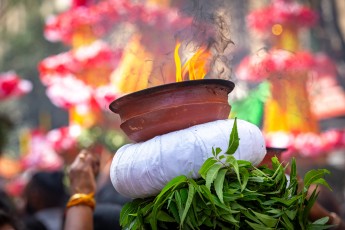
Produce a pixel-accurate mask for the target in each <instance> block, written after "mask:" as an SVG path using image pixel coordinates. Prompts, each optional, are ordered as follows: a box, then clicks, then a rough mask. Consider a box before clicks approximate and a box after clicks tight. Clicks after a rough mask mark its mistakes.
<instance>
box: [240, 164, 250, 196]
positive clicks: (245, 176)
mask: <svg viewBox="0 0 345 230" xmlns="http://www.w3.org/2000/svg"><path fill="white" fill-rule="evenodd" d="M240 174H241V175H242V184H241V191H243V190H244V189H245V188H246V186H247V183H248V180H249V172H248V170H247V169H246V168H241V169H240Z"/></svg>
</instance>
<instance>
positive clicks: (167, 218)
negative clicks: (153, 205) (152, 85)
mask: <svg viewBox="0 0 345 230" xmlns="http://www.w3.org/2000/svg"><path fill="white" fill-rule="evenodd" d="M157 220H159V221H163V222H170V223H174V222H175V223H176V220H175V219H174V218H172V217H171V216H170V215H169V214H168V213H166V212H164V211H162V210H159V211H158V213H157Z"/></svg>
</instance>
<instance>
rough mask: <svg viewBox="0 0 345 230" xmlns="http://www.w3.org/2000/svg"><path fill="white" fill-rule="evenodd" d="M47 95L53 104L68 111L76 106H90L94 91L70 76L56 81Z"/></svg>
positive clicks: (48, 89) (49, 88)
mask: <svg viewBox="0 0 345 230" xmlns="http://www.w3.org/2000/svg"><path fill="white" fill-rule="evenodd" d="M47 95H48V97H49V98H50V100H51V101H52V102H53V104H55V105H56V106H58V107H62V108H65V109H68V108H70V107H71V106H74V105H80V104H88V103H89V101H90V99H91V95H92V89H91V88H90V87H89V86H87V85H85V83H84V82H82V81H80V80H78V79H76V78H75V77H73V76H72V75H70V76H67V77H64V78H57V79H55V80H54V83H52V84H51V85H50V86H49V87H48V88H47Z"/></svg>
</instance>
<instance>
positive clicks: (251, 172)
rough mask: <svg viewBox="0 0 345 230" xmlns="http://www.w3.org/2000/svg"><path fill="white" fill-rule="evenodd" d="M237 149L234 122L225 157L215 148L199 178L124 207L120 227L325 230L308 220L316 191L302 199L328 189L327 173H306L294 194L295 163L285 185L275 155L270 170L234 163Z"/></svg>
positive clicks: (174, 184)
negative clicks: (321, 187)
mask: <svg viewBox="0 0 345 230" xmlns="http://www.w3.org/2000/svg"><path fill="white" fill-rule="evenodd" d="M238 145H239V137H238V132H237V121H236V120H235V122H234V126H233V129H232V131H231V134H230V140H229V146H228V149H227V150H226V152H225V154H222V150H221V149H220V148H215V149H212V153H213V157H211V158H209V159H207V160H206V161H205V162H204V164H203V165H202V167H201V169H200V171H199V174H200V175H201V178H200V179H197V180H194V179H190V178H187V177H186V176H178V177H176V178H174V179H172V180H171V181H170V182H169V183H168V184H167V185H166V186H165V187H164V188H163V189H162V191H161V192H160V193H159V194H158V195H157V196H156V197H151V198H146V199H135V200H134V201H132V202H130V203H127V204H126V205H125V206H124V207H123V208H122V210H121V215H120V223H121V226H122V227H123V228H124V229H131V230H136V229H153V230H156V229H265V230H268V229H291V230H293V229H302V230H303V229H326V228H328V226H326V223H327V221H328V218H327V217H325V218H322V219H319V220H317V221H315V222H310V221H309V220H308V215H309V212H310V209H311V207H312V206H313V204H314V203H315V201H316V198H317V194H316V192H315V191H314V192H313V193H312V195H311V196H310V197H309V198H307V191H308V189H309V187H310V185H312V184H322V185H325V186H327V187H329V186H328V184H327V182H326V181H325V180H324V176H325V174H328V173H329V172H328V171H327V170H324V169H320V170H311V171H309V172H308V173H306V175H305V177H304V187H303V189H302V191H300V192H299V190H298V185H299V183H298V178H297V171H296V162H295V160H294V159H293V160H292V162H291V166H290V178H289V181H288V179H287V177H286V175H285V168H284V167H283V166H282V164H281V163H280V162H279V160H278V159H277V158H276V157H273V158H272V169H269V168H267V167H266V166H261V167H258V168H256V167H254V166H253V165H252V164H251V163H250V162H248V161H244V160H236V159H235V157H234V156H233V154H234V153H235V151H236V149H237V148H238Z"/></svg>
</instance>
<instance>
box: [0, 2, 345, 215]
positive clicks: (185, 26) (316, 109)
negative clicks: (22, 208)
mask: <svg viewBox="0 0 345 230" xmlns="http://www.w3.org/2000/svg"><path fill="white" fill-rule="evenodd" d="M179 41H180V42H182V47H183V50H182V51H180V54H181V60H182V61H183V62H185V61H186V60H187V59H188V57H189V56H190V53H195V52H196V50H197V49H198V48H200V47H208V49H209V50H210V52H211V53H212V60H211V61H210V63H211V65H212V66H211V67H210V72H209V73H210V74H208V75H207V76H206V77H208V78H223V79H229V80H232V81H234V82H235V83H236V89H235V91H234V92H232V93H231V95H230V96H229V102H230V104H231V105H232V111H231V115H230V116H231V117H238V118H241V119H245V120H248V121H250V122H252V123H254V124H256V125H258V126H259V127H260V128H261V129H262V130H263V132H264V133H265V136H266V139H267V145H268V146H269V147H273V148H281V149H286V150H287V151H285V152H284V153H283V155H282V159H285V160H286V161H288V160H289V159H291V157H296V158H297V163H298V170H299V173H300V174H301V175H304V173H305V172H306V171H308V170H310V169H313V168H326V169H329V170H330V172H331V174H330V175H329V176H328V177H327V178H326V179H327V181H328V182H329V183H330V185H331V187H332V188H333V194H334V198H335V200H336V202H337V204H338V207H337V210H336V212H338V213H339V214H341V215H343V217H344V215H345V203H344V200H345V176H344V175H345V173H344V171H345V132H344V131H345V91H344V88H345V1H343V0H299V1H297V0H296V1H292V0H291V1H289V0H285V1H284V0H272V1H269V0H261V1H257V0H232V1H225V0H224V1H220V0H216V1H207V0H202V1H198V0H194V1H193V0H178V1H169V0H147V1H143V0H137V1H135V0H133V1H116V0H103V1H102V0H99V1H98V0H50V1H41V0H2V1H1V2H0V74H1V76H0V120H1V124H0V145H1V146H0V152H1V154H2V155H1V160H0V177H1V178H2V179H1V184H0V186H2V187H3V188H5V189H6V191H8V193H10V194H11V195H12V196H14V197H16V196H17V197H18V196H20V194H21V193H22V190H23V188H24V187H25V185H26V183H27V181H28V178H30V176H27V175H28V174H32V173H28V172H37V171H53V170H61V169H63V168H64V166H65V165H68V164H69V163H70V162H71V161H72V160H73V159H74V156H75V155H76V153H78V151H79V150H80V149H81V148H90V149H93V150H95V151H98V152H100V153H101V156H102V160H103V161H102V164H103V166H104V167H106V165H107V164H108V163H109V161H110V160H111V158H112V156H113V154H114V153H115V152H116V150H117V149H118V148H119V147H120V146H122V145H123V144H125V143H129V142H130V141H129V140H128V139H127V137H126V136H125V135H124V134H123V132H122V131H121V129H120V128H119V118H118V117H117V115H116V114H114V113H112V112H111V111H110V110H109V109H108V105H109V103H110V102H111V101H112V100H114V99H116V98H118V97H120V96H121V95H124V94H127V93H131V92H135V91H138V90H141V89H144V88H147V87H150V86H155V85H160V84H166V83H170V82H174V81H175V64H174V56H173V54H174V49H175V45H176V42H179Z"/></svg>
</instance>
